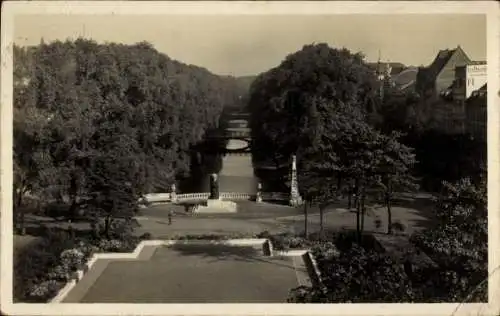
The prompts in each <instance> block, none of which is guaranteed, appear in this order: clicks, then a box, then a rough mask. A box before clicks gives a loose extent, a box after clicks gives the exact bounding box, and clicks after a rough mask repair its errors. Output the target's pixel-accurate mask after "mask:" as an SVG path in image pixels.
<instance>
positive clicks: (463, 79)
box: [453, 61, 488, 104]
mask: <svg viewBox="0 0 500 316" xmlns="http://www.w3.org/2000/svg"><path fill="white" fill-rule="evenodd" d="M487 77H488V74H487V65H486V62H485V61H479V62H471V63H469V64H468V65H465V66H458V67H457V68H456V69H455V81H454V84H453V100H455V101H456V102H457V103H459V104H463V103H464V102H465V100H467V99H468V98H470V97H471V96H472V93H473V92H474V91H478V90H479V89H480V88H481V87H483V86H484V85H485V84H486V82H487Z"/></svg>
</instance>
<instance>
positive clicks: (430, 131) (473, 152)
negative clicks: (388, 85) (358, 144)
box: [376, 89, 487, 191]
mask: <svg viewBox="0 0 500 316" xmlns="http://www.w3.org/2000/svg"><path fill="white" fill-rule="evenodd" d="M384 96H385V97H384V100H383V102H380V103H379V104H378V108H377V114H378V117H377V118H378V120H377V124H376V126H377V127H378V128H380V129H381V130H382V131H383V132H385V133H390V132H392V131H400V132H403V133H404V134H405V135H404V136H403V137H401V142H403V143H404V144H406V145H407V146H409V147H412V148H414V149H415V154H416V159H417V161H418V162H417V164H416V165H415V167H416V168H415V171H416V173H417V174H418V175H419V177H420V178H421V179H422V183H421V184H422V186H423V188H424V189H425V190H429V191H438V190H439V189H440V188H441V182H442V181H451V182H454V181H458V180H459V179H461V178H464V177H472V178H474V181H476V180H477V179H476V178H475V177H476V175H478V174H480V173H481V172H482V171H483V170H484V169H485V167H486V157H487V155H486V142H485V140H481V139H475V138H474V137H472V136H471V135H468V133H467V131H464V130H463V129H462V127H463V126H464V124H465V120H466V118H465V117H464V113H462V112H460V111H459V110H458V109H459V108H457V106H456V104H455V103H453V102H449V101H445V100H442V99H425V98H419V97H418V96H415V95H414V94H412V93H408V94H401V93H400V92H398V91H395V90H394V89H388V91H386V93H385V94H384ZM436 157H439V159H436Z"/></svg>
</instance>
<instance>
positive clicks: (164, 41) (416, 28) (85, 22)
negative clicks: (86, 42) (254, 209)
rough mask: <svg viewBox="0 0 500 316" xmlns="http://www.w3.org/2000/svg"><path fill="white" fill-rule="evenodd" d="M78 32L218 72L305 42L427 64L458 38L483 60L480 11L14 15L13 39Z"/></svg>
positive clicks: (258, 63) (247, 68)
mask: <svg viewBox="0 0 500 316" xmlns="http://www.w3.org/2000/svg"><path fill="white" fill-rule="evenodd" d="M79 36H84V37H87V38H92V39H93V40H96V41H97V42H119V43H126V44H133V43H137V42H140V41H148V42H150V43H151V44H153V45H154V47H155V48H156V49H157V50H158V51H160V52H162V53H165V54H167V55H168V56H169V57H171V58H173V59H177V60H179V61H181V62H184V63H187V64H194V65H197V66H201V67H205V68H207V69H209V70H210V71H212V72H214V73H216V74H220V75H234V76H246V75H255V74H259V73H261V72H263V71H266V70H268V69H269V68H272V67H275V66H277V65H279V63H280V62H281V61H282V60H283V59H284V58H285V56H286V55H288V54H290V53H293V52H295V51H297V50H300V49H301V48H302V47H303V46H304V45H306V44H311V43H328V44H329V45H330V46H331V47H337V48H341V47H345V48H348V49H349V50H351V51H352V52H362V53H363V54H364V55H365V56H366V59H367V60H368V61H377V60H378V56H379V52H380V56H381V60H382V61H392V62H401V63H403V64H406V65H413V66H420V65H424V66H426V65H428V64H430V63H431V62H432V61H433V59H434V57H435V56H436V54H437V53H438V51H439V50H440V49H446V48H449V49H453V48H456V47H457V46H458V45H460V46H461V47H462V48H463V49H464V51H465V52H466V53H467V54H468V55H469V57H470V58H471V59H473V60H486V36H487V35H486V17H485V15H471V14H462V15H458V14H453V15H451V14H450V15H444V14H439V15H438V14H433V15H431V14H425V15H424V14H421V15H417V14H399V15H359V14H357V15H323V16H318V15H307V16H306V15H260V16H259V15H227V16H221V15H219V16H216V15H150V16H144V15H130V16H124V15H99V16H98V15H62V14H61V15H18V16H16V18H15V21H14V39H15V42H16V43H17V44H20V45H34V44H38V43H39V42H40V40H41V38H42V37H43V39H44V40H45V42H49V41H52V40H56V39H59V40H65V39H67V38H76V37H79Z"/></svg>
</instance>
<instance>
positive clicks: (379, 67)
mask: <svg viewBox="0 0 500 316" xmlns="http://www.w3.org/2000/svg"><path fill="white" fill-rule="evenodd" d="M368 66H370V67H371V68H373V69H374V70H375V71H376V72H378V73H384V72H385V71H386V69H387V66H390V67H391V76H393V75H397V74H399V73H400V72H401V71H403V70H404V69H406V66H405V65H404V64H402V63H397V62H385V63H384V62H376V63H368Z"/></svg>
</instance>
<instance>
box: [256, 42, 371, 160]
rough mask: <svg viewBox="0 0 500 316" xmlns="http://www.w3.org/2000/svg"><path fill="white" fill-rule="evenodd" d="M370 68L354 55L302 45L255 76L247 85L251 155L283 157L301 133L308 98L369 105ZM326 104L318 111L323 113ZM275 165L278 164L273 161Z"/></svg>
mask: <svg viewBox="0 0 500 316" xmlns="http://www.w3.org/2000/svg"><path fill="white" fill-rule="evenodd" d="M374 81H375V76H374V73H373V71H372V70H371V69H370V68H369V67H368V66H367V65H366V64H365V63H364V62H363V57H362V56H361V55H360V54H352V53H350V52H349V51H348V50H347V49H341V50H338V49H332V48H330V47H328V45H326V44H316V45H306V46H304V47H303V49H302V50H300V51H298V52H296V53H293V54H290V55H289V56H287V57H286V58H285V60H284V61H283V62H282V63H281V64H280V65H279V66H278V67H276V68H273V69H271V70H269V71H267V72H265V73H263V74H261V75H259V76H258V77H257V78H256V79H255V81H254V82H253V84H252V86H251V89H250V97H249V110H250V112H251V122H250V125H251V128H252V139H253V146H252V150H253V151H252V154H253V158H254V160H256V161H259V162H273V161H283V160H284V161H287V160H288V159H289V158H290V156H291V155H292V154H293V153H295V152H296V151H297V149H298V147H299V144H300V143H301V142H302V141H303V138H304V135H307V131H306V129H305V126H306V125H307V124H308V119H309V113H310V111H311V104H312V103H311V102H310V101H311V98H323V99H326V100H328V101H331V102H329V103H328V106H334V107H336V106H340V105H348V106H352V107H356V108H360V109H362V110H363V111H365V110H368V111H371V110H373V109H374V108H375V99H376V98H375V93H376V91H375V90H374V89H373V82H374ZM328 111H330V109H329V108H328V107H323V108H320V109H318V115H320V116H321V115H325V116H328V114H327V113H328ZM278 164H279V163H278Z"/></svg>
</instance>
